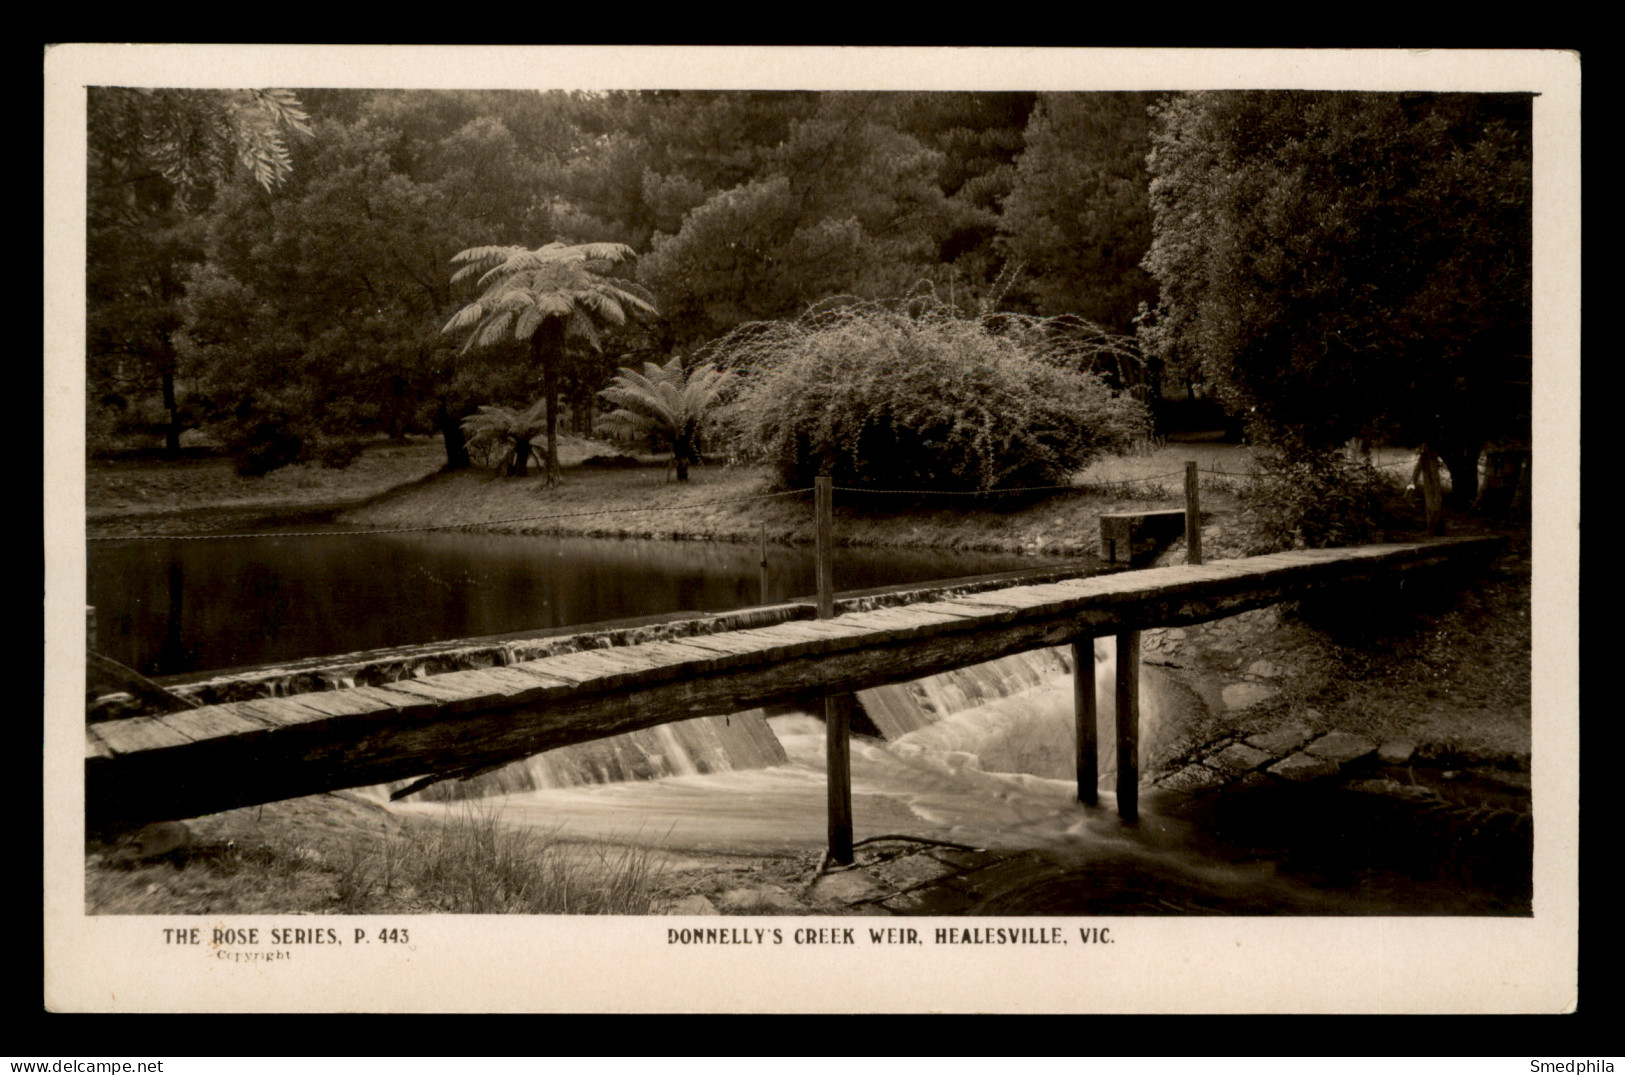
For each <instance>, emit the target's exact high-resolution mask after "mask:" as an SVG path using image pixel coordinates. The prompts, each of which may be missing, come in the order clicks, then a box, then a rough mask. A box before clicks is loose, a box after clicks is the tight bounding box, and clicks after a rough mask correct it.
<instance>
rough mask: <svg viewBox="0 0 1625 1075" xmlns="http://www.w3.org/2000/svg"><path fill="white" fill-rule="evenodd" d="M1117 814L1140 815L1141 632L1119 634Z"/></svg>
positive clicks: (1130, 818)
mask: <svg viewBox="0 0 1625 1075" xmlns="http://www.w3.org/2000/svg"><path fill="white" fill-rule="evenodd" d="M1117 816H1118V817H1120V818H1122V819H1123V820H1124V821H1138V820H1139V819H1140V632H1138V631H1120V632H1119V633H1118V635H1117Z"/></svg>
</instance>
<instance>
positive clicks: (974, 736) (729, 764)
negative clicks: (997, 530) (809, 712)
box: [403, 638, 1170, 801]
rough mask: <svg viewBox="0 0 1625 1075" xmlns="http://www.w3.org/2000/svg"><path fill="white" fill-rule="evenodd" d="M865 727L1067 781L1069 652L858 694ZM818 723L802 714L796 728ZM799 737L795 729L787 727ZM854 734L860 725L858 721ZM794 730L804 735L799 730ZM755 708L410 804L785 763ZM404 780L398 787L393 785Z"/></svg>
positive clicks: (1102, 707)
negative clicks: (866, 722) (397, 784)
mask: <svg viewBox="0 0 1625 1075" xmlns="http://www.w3.org/2000/svg"><path fill="white" fill-rule="evenodd" d="M1115 666H1116V649H1115V645H1114V642H1113V640H1112V639H1110V638H1102V639H1096V640H1095V688H1096V711H1097V716H1098V723H1099V727H1098V742H1099V743H1100V763H1101V773H1102V776H1106V775H1109V774H1111V773H1114V772H1116V767H1117V766H1116V762H1117V755H1116V751H1115V749H1114V747H1113V744H1114V743H1115V742H1116V731H1115V716H1114V714H1115V704H1114V697H1113V681H1114V673H1115ZM1140 672H1141V692H1140V701H1141V712H1140V757H1141V766H1142V770H1143V769H1144V767H1145V766H1146V764H1147V759H1148V757H1149V756H1150V752H1151V750H1152V747H1153V744H1154V743H1155V742H1156V741H1157V736H1158V731H1159V729H1160V727H1161V726H1162V723H1163V717H1164V714H1165V712H1167V711H1169V709H1170V706H1169V704H1168V702H1167V699H1168V697H1169V693H1168V687H1167V685H1166V684H1165V683H1164V682H1163V676H1164V673H1162V671H1161V670H1160V669H1158V668H1155V667H1153V666H1150V665H1142V666H1141V669H1140ZM857 698H858V704H859V707H860V708H861V709H862V711H863V713H864V714H866V715H867V717H868V721H869V725H870V726H872V728H873V729H874V730H876V731H878V732H879V733H880V736H881V738H882V739H883V740H885V742H886V743H887V744H888V745H889V747H890V748H891V749H893V750H894V751H895V752H896V753H897V754H898V755H899V756H913V757H916V758H918V757H921V756H923V755H926V754H929V755H931V756H933V757H937V758H945V757H949V756H952V757H954V758H956V759H957V760H956V761H955V762H954V764H955V765H956V766H962V765H965V764H970V765H971V766H972V767H973V768H975V769H980V770H982V771H984V772H990V773H991V772H1002V773H1025V774H1029V775H1032V776H1039V777H1049V778H1054V779H1070V778H1072V777H1074V775H1075V761H1074V758H1075V745H1074V740H1075V732H1074V727H1073V721H1074V717H1073V701H1072V653H1071V648H1070V647H1067V646H1061V647H1054V648H1045V649H1036V650H1029V651H1027V652H1025V653H1018V654H1014V655H1012V656H1009V657H1002V658H1000V659H998V660H996V661H989V662H986V663H984V664H976V665H970V666H968V667H965V668H958V669H955V670H953V671H951V672H942V673H939V674H937V675H932V676H926V677H925V678H923V679H918V680H912V681H910V682H907V683H898V684H892V685H890V686H885V687H875V688H871V689H868V690H862V691H858V692H857ZM815 719H816V718H815V717H813V716H806V717H803V718H802V724H811V723H812V722H813V721H814V720H815ZM797 727H798V728H799V727H800V725H798V726H797ZM858 727H859V728H862V727H863V722H862V721H861V719H860V720H859V721H858ZM802 731H805V729H804V728H803V729H802ZM790 762H791V759H790V757H789V756H788V755H786V753H785V749H784V746H783V745H782V744H781V742H780V740H779V738H778V736H777V735H775V733H774V730H773V728H772V727H771V726H770V725H769V723H768V721H767V717H766V714H765V712H764V711H763V710H760V709H752V710H748V711H745V712H742V713H735V714H732V715H731V716H715V717H701V718H698V719H695V720H686V721H680V722H676V723H672V724H662V725H657V726H656V727H653V728H645V729H643V730H641V731H637V732H630V733H628V734H625V735H616V736H610V737H608V738H604V739H598V740H594V741H592V742H589V743H577V744H575V745H573V746H567V747H560V748H558V749H556V750H550V751H547V752H546V753H543V754H538V755H535V756H534V757H530V758H526V759H524V760H523V761H519V762H514V763H513V764H511V765H506V766H503V767H502V768H500V769H495V770H493V771H491V772H488V773H483V774H481V775H479V776H476V777H473V778H472V779H469V780H466V781H465V780H447V781H442V782H441V783H439V784H434V785H431V786H430V787H428V788H427V789H425V790H424V791H422V792H419V793H418V794H417V795H414V796H412V798H414V799H417V800H419V801H446V800H453V799H471V798H480V797H484V796H492V795H505V794H514V793H519V792H527V791H539V790H549V789H560V788H572V787H581V786H585V785H597V784H617V783H622V782H626V781H637V780H656V779H660V778H662V777H680V776H698V775H703V774H708V773H724V772H734V771H742V770H752V769H766V768H770V767H772V766H780V765H786V764H789V763H790ZM403 783H404V782H403Z"/></svg>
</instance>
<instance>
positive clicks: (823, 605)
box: [813, 474, 835, 620]
mask: <svg viewBox="0 0 1625 1075" xmlns="http://www.w3.org/2000/svg"><path fill="white" fill-rule="evenodd" d="M813 495H814V499H816V500H817V502H818V518H817V538H818V541H817V553H818V618H819V619H821V620H827V619H829V618H830V617H831V616H833V615H835V490H834V484H833V482H832V479H831V478H830V477H829V475H827V474H825V475H820V476H819V477H818V478H815V479H814V480H813Z"/></svg>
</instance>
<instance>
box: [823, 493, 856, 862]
mask: <svg viewBox="0 0 1625 1075" xmlns="http://www.w3.org/2000/svg"><path fill="white" fill-rule="evenodd" d="M813 486H814V498H815V499H816V501H817V505H818V517H817V536H818V546H817V551H818V618H819V619H821V620H827V619H830V618H831V617H833V616H834V615H835V489H834V482H833V480H832V479H831V478H830V477H829V476H828V475H827V474H826V475H820V476H819V477H818V478H817V479H816V480H815V481H814V483H813ZM851 735H852V695H851V694H850V693H849V692H843V693H831V694H825V695H824V761H825V765H824V768H825V776H826V779H827V781H828V787H829V858H830V861H831V862H833V863H835V864H836V865H838V866H846V865H849V864H850V863H851V862H852V745H851Z"/></svg>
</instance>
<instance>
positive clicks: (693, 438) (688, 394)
mask: <svg viewBox="0 0 1625 1075" xmlns="http://www.w3.org/2000/svg"><path fill="white" fill-rule="evenodd" d="M729 376H730V375H729V374H728V373H727V372H726V371H723V370H719V369H717V368H716V367H715V366H712V365H709V364H707V365H702V366H696V367H695V368H694V369H693V370H690V371H686V372H685V371H684V369H683V363H682V360H681V359H680V358H673V359H672V360H671V361H670V362H667V363H666V364H665V365H664V366H660V365H657V364H655V363H653V362H645V363H644V364H643V372H642V373H639V372H638V371H636V370H632V369H627V368H625V367H622V369H621V371H620V372H619V373H618V374H616V376H615V380H614V381H613V382H611V384H610V386H609V387H608V388H606V389H604V390H603V391H602V392H600V393H598V394H599V395H600V396H602V397H604V399H606V400H608V401H609V402H610V403H613V404H614V405H615V406H616V408H617V410H615V411H614V412H613V413H611V414H610V415H609V416H607V417H606V418H605V419H604V420H603V424H604V425H605V426H606V427H608V428H609V429H610V430H611V431H614V432H618V433H621V434H622V435H631V436H637V435H640V434H644V433H648V432H650V431H653V430H659V431H660V432H663V433H665V434H666V435H667V436H669V437H670V438H671V442H672V458H673V460H674V462H675V463H676V466H677V480H678V481H687V480H688V465H689V463H691V462H693V461H694V459H695V458H696V456H697V455H698V451H697V448H698V446H699V441H700V434H701V433H702V432H703V430H704V428H705V425H706V423H707V422H708V420H709V419H710V417H711V414H712V411H713V410H714V408H715V406H716V404H717V401H718V400H719V399H720V398H721V396H722V393H723V391H724V390H725V389H726V388H727V386H728V381H729Z"/></svg>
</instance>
